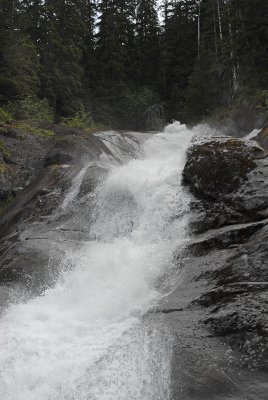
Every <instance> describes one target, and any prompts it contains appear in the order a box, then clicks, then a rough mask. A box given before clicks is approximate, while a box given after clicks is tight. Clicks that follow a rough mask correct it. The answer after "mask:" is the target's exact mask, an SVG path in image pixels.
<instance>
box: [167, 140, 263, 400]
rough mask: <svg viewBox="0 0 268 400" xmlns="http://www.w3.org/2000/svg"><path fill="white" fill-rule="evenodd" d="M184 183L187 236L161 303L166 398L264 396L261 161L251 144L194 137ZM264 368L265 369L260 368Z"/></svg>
mask: <svg viewBox="0 0 268 400" xmlns="http://www.w3.org/2000/svg"><path fill="white" fill-rule="evenodd" d="M183 175H184V185H185V187H186V188H187V190H189V192H190V193H191V194H192V203H191V209H192V213H191V218H190V231H191V240H190V242H189V243H188V244H187V245H186V246H185V247H184V248H183V249H181V250H179V251H178V270H179V272H178V274H177V276H175V278H174V279H175V280H177V282H179V284H178V285H177V289H176V290H175V291H173V292H172V293H171V294H170V295H169V296H167V298H165V299H164V302H163V309H164V312H165V315H166V317H165V318H166V320H167V324H168V325H169V326H170V328H171V330H172V331H173V333H174V336H175V338H176V339H175V344H174V359H173V395H174V399H198V400H200V399H204V400H205V399H206V400H208V399H243V400H244V399H258V400H264V399H266V398H267V390H268V382H267V379H266V373H267V367H268V218H267V217H268V156H267V152H266V151H265V150H264V149H263V148H262V147H260V146H259V145H258V144H257V143H256V142H255V141H249V140H243V139H236V138H232V137H225V136H224V137H212V138H200V137H199V138H196V139H195V140H194V141H193V143H192V146H191V147H190V149H189V151H188V157H187V162H186V165H185V168H184V173H183ZM265 371H266V372H265Z"/></svg>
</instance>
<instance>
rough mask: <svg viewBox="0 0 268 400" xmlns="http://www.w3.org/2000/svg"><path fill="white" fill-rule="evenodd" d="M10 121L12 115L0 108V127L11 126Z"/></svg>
mask: <svg viewBox="0 0 268 400" xmlns="http://www.w3.org/2000/svg"><path fill="white" fill-rule="evenodd" d="M12 121H13V117H12V115H11V114H10V113H9V112H8V111H6V110H4V109H3V108H1V107H0V126H3V125H6V124H11V122H12Z"/></svg>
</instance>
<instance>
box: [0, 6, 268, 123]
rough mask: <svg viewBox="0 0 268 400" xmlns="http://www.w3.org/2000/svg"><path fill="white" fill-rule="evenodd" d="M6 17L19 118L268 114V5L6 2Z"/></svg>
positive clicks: (5, 80)
mask: <svg viewBox="0 0 268 400" xmlns="http://www.w3.org/2000/svg"><path fill="white" fill-rule="evenodd" d="M0 13H1V14H0V106H1V107H2V110H6V111H5V112H7V111H8V112H10V113H12V114H13V116H14V115H15V117H16V118H25V117H28V116H29V115H30V114H31V113H33V114H34V113H39V117H40V115H41V117H42V115H43V118H44V119H46V118H47V119H49V118H50V119H53V120H54V121H56V122H60V121H64V120H68V119H70V118H71V119H72V120H73V121H75V120H79V121H81V120H83V119H84V120H85V121H86V120H87V121H91V122H92V121H93V120H94V121H96V122H97V123H101V124H104V125H105V126H109V127H114V128H122V129H158V127H159V126H161V124H163V123H164V122H166V121H170V120H172V119H177V120H180V121H181V122H187V123H197V122H199V121H202V120H204V119H205V118H207V117H209V116H211V115H213V114H214V115H216V114H217V115H220V114H221V113H222V114H224V113H227V112H228V110H231V109H239V108H241V107H244V108H245V107H253V108H255V109H258V111H259V112H260V113H261V112H262V111H264V112H265V111H266V110H267V106H268V90H267V89H268V87H267V82H268V1H265V0H201V1H199V0H177V1H171V0H170V1H168V0H166V1H163V2H162V3H161V4H159V2H156V1H155V0H99V1H94V0H92V1H90V0H72V1H71V0H0ZM27 113H28V114H27ZM41 117H40V118H41ZM41 119H42V118H41Z"/></svg>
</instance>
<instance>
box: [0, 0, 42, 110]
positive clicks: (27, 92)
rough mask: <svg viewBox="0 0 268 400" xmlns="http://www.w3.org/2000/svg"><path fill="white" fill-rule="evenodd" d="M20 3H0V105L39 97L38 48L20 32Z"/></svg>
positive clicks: (3, 0) (14, 0)
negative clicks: (10, 101)
mask: <svg viewBox="0 0 268 400" xmlns="http://www.w3.org/2000/svg"><path fill="white" fill-rule="evenodd" d="M21 7H22V4H21V2H20V1H16V0H13V1H7V0H2V1H1V3H0V10H1V13H0V101H1V102H7V101H9V100H17V99H21V98H23V97H26V96H33V97H34V96H36V95H37V94H38V92H39V84H40V82H39V58H38V53H37V49H36V46H35V45H34V44H33V43H32V42H31V40H30V38H29V37H28V36H27V34H25V33H24V32H22V31H21V29H20V16H21V12H22V9H21Z"/></svg>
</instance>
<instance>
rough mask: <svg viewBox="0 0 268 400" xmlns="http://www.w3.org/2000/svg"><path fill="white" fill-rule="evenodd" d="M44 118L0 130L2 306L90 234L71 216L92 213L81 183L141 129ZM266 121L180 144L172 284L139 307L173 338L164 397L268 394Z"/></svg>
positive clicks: (33, 286) (244, 398)
mask: <svg viewBox="0 0 268 400" xmlns="http://www.w3.org/2000/svg"><path fill="white" fill-rule="evenodd" d="M50 129H51V130H52V131H53V132H54V135H53V136H51V137H40V136H34V135H32V134H30V133H27V132H23V131H16V130H15V131H12V130H8V131H6V132H4V133H2V134H1V147H0V167H1V169H0V183H1V187H0V204H1V208H2V210H1V216H0V257H1V262H0V289H1V291H0V306H1V307H2V308H4V307H5V306H6V304H7V303H8V302H9V301H10V300H12V301H13V302H14V301H15V300H16V296H17V293H18V292H19V295H20V298H21V295H22V293H23V295H24V297H25V298H28V297H31V296H33V295H36V294H41V293H43V291H44V290H45V289H47V288H48V287H50V286H51V285H52V284H53V283H54V282H55V281H56V280H57V278H58V271H59V269H60V266H61V258H62V257H63V256H64V254H65V250H66V251H67V250H69V249H71V248H72V247H75V246H77V244H78V243H80V242H82V241H84V240H89V239H90V238H89V236H88V232H87V231H86V230H85V231H83V230H81V226H82V225H83V224H82V223H80V222H81V221H82V220H83V219H84V218H85V217H86V218H88V220H89V221H90V218H91V217H90V216H89V213H88V211H87V210H88V209H89V208H90V207H91V202H92V201H93V199H92V196H91V194H92V192H93V191H94V189H95V188H96V185H97V183H98V182H100V180H101V179H102V177H103V176H104V175H105V174H106V173H107V170H108V169H107V167H106V163H107V162H108V161H109V162H114V163H119V162H120V160H119V158H120V157H121V159H122V157H123V161H124V160H127V159H128V157H130V155H131V154H132V155H133V151H132V149H133V148H134V147H135V144H137V145H138V142H139V141H143V140H145V139H146V135H143V136H142V137H140V138H139V137H138V136H135V135H133V134H132V135H130V136H128V135H127V134H126V136H125V137H124V140H120V135H119V136H118V134H116V133H111V134H109V135H108V137H106V136H103V137H102V136H101V134H99V135H96V136H94V135H89V134H87V133H85V132H83V131H79V130H75V129H71V128H67V127H66V128H62V127H57V126H53V127H50ZM265 132H266V131H265V129H264V130H263V131H262V132H261V134H259V138H260V144H258V143H257V142H256V141H254V140H245V139H237V138H234V137H226V136H210V137H207V136H206V137H202V136H198V137H196V138H195V139H194V140H193V142H192V145H191V146H190V148H189V151H188V154H187V161H186V165H185V168H184V172H183V184H184V188H185V191H186V192H187V193H188V194H189V196H190V198H191V202H190V208H191V212H190V213H189V240H188V241H187V243H186V244H183V245H181V246H180V248H178V250H177V253H176V254H175V255H174V257H175V260H176V265H177V272H174V276H173V285H172V287H173V289H172V291H171V293H170V294H168V295H166V296H165V297H164V298H163V300H162V303H161V307H160V312H159V310H157V311H158V312H156V313H155V315H154V316H152V314H150V316H149V318H155V319H158V318H163V320H164V324H165V325H166V326H167V327H168V328H169V329H170V332H171V336H172V338H173V339H172V340H173V342H172V344H173V361H172V396H173V397H172V399H173V400H192V399H196V400H210V399H211V400H212V399H213V400H215V399H217V400H220V399H221V400H223V399H224V400H227V399H230V400H253V399H254V400H256V399H258V400H266V399H267V392H268V382H267V366H268V261H267V260H268V156H267V148H266V142H265V140H266V139H265V137H266V136H265ZM101 139H103V140H101ZM261 145H262V146H263V147H262V146H261ZM111 146H112V147H113V151H111ZM116 148H118V149H120V157H117V155H116ZM265 148H266V149H265ZM100 159H101V160H102V162H101V164H100V163H98V164H96V163H95V161H96V160H98V161H99V160H100ZM74 193H75V196H76V197H77V199H78V201H76V205H74V204H73V203H72V196H73V194H74ZM87 213H88V214H87ZM79 221H80V222H79ZM64 246H65V247H64ZM51 260H53V261H51ZM14 299H15V300H14ZM144 318H146V316H145V317H144ZM161 400H166V399H161Z"/></svg>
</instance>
